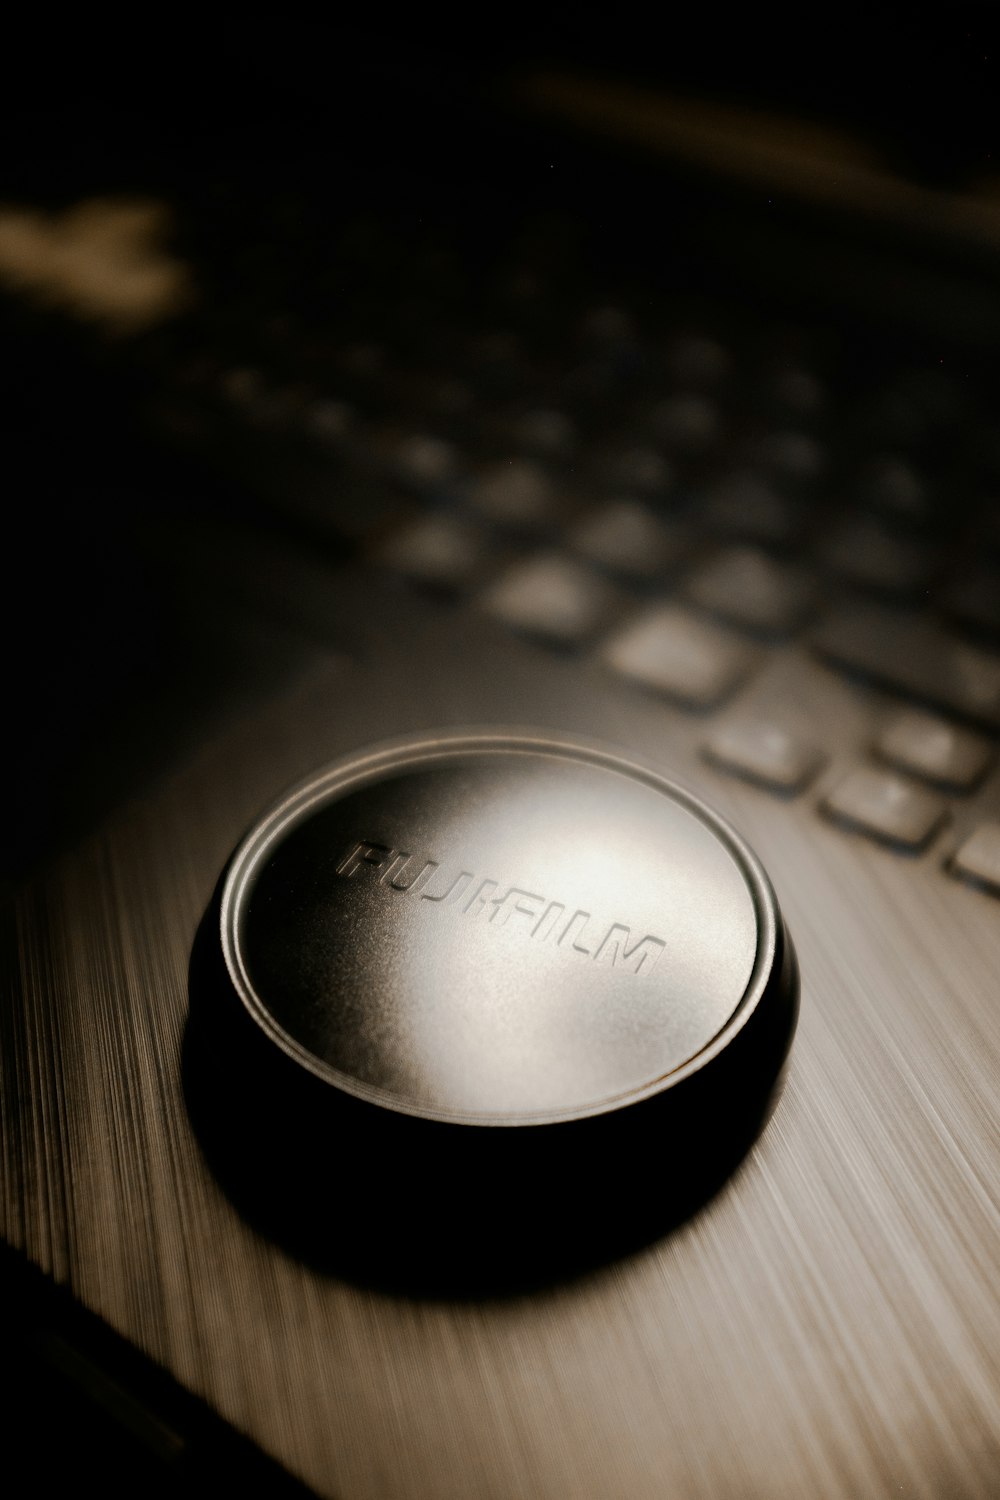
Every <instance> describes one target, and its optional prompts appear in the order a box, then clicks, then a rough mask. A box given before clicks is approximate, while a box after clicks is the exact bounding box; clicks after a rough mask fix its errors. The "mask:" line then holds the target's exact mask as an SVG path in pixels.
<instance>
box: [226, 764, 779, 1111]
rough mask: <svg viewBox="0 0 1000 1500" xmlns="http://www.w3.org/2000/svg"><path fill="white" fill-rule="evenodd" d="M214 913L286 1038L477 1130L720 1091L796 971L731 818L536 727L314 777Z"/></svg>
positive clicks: (271, 1026) (310, 1055) (365, 1094)
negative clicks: (736, 1046)
mask: <svg viewBox="0 0 1000 1500" xmlns="http://www.w3.org/2000/svg"><path fill="white" fill-rule="evenodd" d="M221 923H222V943H223V950H224V953H225V958H226V963H227V966H228V969H229V973H230V976H231V978H232V981H233V983H234V985H235V988H236V991H237V993H238V995H239V997H240V999H241V1000H242V1002H243V1004H244V1005H245V1006H246V1008H247V1010H248V1011H249V1013H250V1015H251V1016H252V1017H253V1019H254V1020H255V1021H256V1022H257V1024H258V1025H259V1026H260V1027H261V1028H262V1029H263V1031H264V1032H265V1033H266V1035H267V1036H268V1037H269V1038H270V1040H271V1041H272V1042H274V1043H275V1044H276V1045H277V1046H278V1047H279V1048H281V1049H282V1051H283V1052H284V1053H285V1054H287V1055H288V1056H289V1057H291V1058H292V1059H294V1060H295V1061H296V1062H297V1063H299V1064H301V1066H302V1067H303V1068H305V1069H308V1070H309V1072H310V1073H312V1074H314V1075H316V1076H317V1077H319V1078H320V1079H322V1080H325V1081H326V1082H327V1083H328V1084H330V1085H331V1086H332V1087H333V1088H335V1089H337V1090H340V1091H342V1092H343V1093H346V1094H348V1095H352V1096H354V1097H355V1098H357V1099H362V1100H366V1101H368V1102H369V1103H371V1104H373V1105H376V1106H381V1107H382V1108H384V1109H388V1110H392V1111H396V1112H398V1113H402V1114H408V1115H414V1116H421V1117H424V1118H427V1119H431V1120H437V1121H445V1122H454V1123H456V1124H464V1125H489V1126H496V1125H501V1126H523V1125H539V1124H547V1123H550V1122H556V1121H561V1120H581V1119H586V1118H588V1117H592V1116H599V1115H605V1114H609V1113H612V1112H619V1111H622V1110H624V1109H626V1108H627V1107H629V1106H632V1105H634V1104H637V1103H639V1102H640V1101H643V1100H647V1099H651V1098H652V1097H654V1096H656V1095H659V1094H663V1093H664V1092H665V1091H667V1090H672V1089H674V1088H675V1086H676V1085H677V1084H679V1083H681V1082H683V1081H685V1080H687V1079H690V1078H692V1077H694V1076H695V1075H698V1077H699V1078H700V1079H702V1080H705V1081H707V1079H708V1078H709V1077H711V1076H712V1070H713V1069H715V1070H716V1071H717V1072H718V1076H719V1079H720V1082H722V1081H723V1080H724V1077H725V1073H726V1070H725V1068H724V1067H723V1068H719V1064H720V1063H721V1062H724V1060H725V1058H726V1054H727V1051H730V1050H731V1049H732V1046H733V1043H734V1042H735V1041H736V1040H737V1039H738V1038H740V1037H741V1034H742V1033H744V1032H745V1031H747V1030H748V1022H750V1021H751V1020H752V1019H753V1018H755V1017H758V1016H759V1013H760V1012H761V1010H762V1008H765V1007H767V1006H769V1005H770V1006H772V1007H774V1006H779V1007H780V1008H783V1009H784V1010H785V1011H786V1012H787V1011H788V1009H789V1001H790V995H789V990H790V988H792V987H793V986H794V964H793V962H792V961H791V958H790V950H789V948H788V945H787V941H786V939H785V937H784V933H783V930H782V925H781V919H780V916H779V914H778V910H777V906H776V903H775V899H774V895H773V892H772V891H771V888H770V885H769V883H768V881H767V878H766V876H765V875H764V873H763V871H762V869H761V867H760V865H759V864H758V862H757V860H756V859H755V858H754V856H753V855H752V854H751V852H750V851H749V849H748V848H747V847H746V845H745V844H744V843H743V842H742V840H741V839H740V838H739V837H738V836H737V835H736V834H735V833H734V832H733V830H732V829H730V828H729V827H728V826H727V824H726V823H725V822H723V820H722V819H720V818H719V817H718V816H717V815H716V814H714V813H713V812H711V811H710V810H709V809H708V808H707V807H705V806H704V805H703V804H702V803H700V802H699V801H698V800H697V799H696V798H694V797H692V796H691V795H690V794H689V793H687V792H685V791H683V790H682V789H681V788H679V787H676V786H674V785H672V784H671V783H670V782H668V781H666V780H664V779H663V778H662V777H660V776H659V775H657V774H656V773H655V772H654V771H652V770H650V769H647V768H644V767H641V766H637V765H633V764H630V763H628V762H626V761H624V760H621V759H619V758H617V757H616V756H615V755H613V754H609V753H607V752H605V751H602V750H598V749H593V748H588V747H585V746H581V745H579V744H576V743H571V742H563V741H558V740H552V739H541V738H538V739H536V738H531V737H528V736H488V735H483V736H469V735H465V736H445V737H439V738H435V739H430V740H412V739H411V740H407V741H406V742H402V743H397V744H394V745H390V746H386V747H382V748H380V749H378V750H376V751H373V752H369V753H366V754H362V755H359V756H356V757H352V758H350V759H347V760H344V761H342V762H340V763H339V764H337V765H334V766H332V767H331V768H329V769H327V770H326V771H324V772H322V773H320V774H318V775H317V776H315V777H314V778H312V779H311V780H309V781H308V782H306V783H304V784H303V785H301V786H299V787H298V788H296V789H295V790H294V791H292V792H291V793H290V794H289V795H288V796H287V797H286V798H285V799H284V800H283V801H282V802H281V803H280V804H279V805H278V806H277V807H275V808H274V809H273V810H272V811H271V812H270V813H268V814H267V815H266V816H265V817H264V818H263V819H262V821H261V822H260V823H259V824H258V825H257V826H256V827H255V828H254V829H253V830H252V831H251V833H250V834H249V835H248V836H247V838H246V839H245V840H244V842H243V843H242V844H241V846H240V847H239V849H238V850H237V851H236V853H235V855H234V857H233V861H232V863H231V865H230V868H229V872H228V875H227V877H226V880H225V884H224V889H223V894H222V905H221ZM758 1025H759V1023H758ZM745 1053H746V1049H745V1047H744V1048H743V1050H742V1052H741V1053H740V1068H741V1069H745V1068H748V1067H749V1068H752V1067H753V1066H754V1063H753V1052H752V1051H751V1053H750V1054H749V1057H746V1056H745ZM730 1071H731V1070H730ZM769 1081H770V1079H769V1080H768V1082H769ZM728 1086H729V1084H728V1083H727V1084H726V1087H728Z"/></svg>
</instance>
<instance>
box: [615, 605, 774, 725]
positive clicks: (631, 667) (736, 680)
mask: <svg viewBox="0 0 1000 1500" xmlns="http://www.w3.org/2000/svg"><path fill="white" fill-rule="evenodd" d="M601 655H602V658H603V660H604V661H605V662H606V663H607V664H608V665H609V666H610V667H612V668H613V669H614V670H615V671H616V672H620V673H621V674H622V675H623V676H625V677H629V678H632V679H633V680H634V681H635V682H637V683H640V684H641V685H642V686H643V687H646V688H649V689H651V690H652V691H654V692H658V693H662V694H664V696H665V697H668V698H673V699H675V700H676V701H677V702H678V703H681V704H684V705H685V706H686V707H688V708H697V709H708V708H714V707H715V705H716V704H718V703H721V702H722V700H723V699H724V698H726V697H728V696H729V695H730V694H731V693H732V692H733V691H734V690H735V689H736V687H737V686H738V685H739V684H740V683H741V682H742V681H743V679H744V678H745V677H746V675H747V673H748V672H749V670H750V668H751V666H752V665H753V661H754V656H753V653H752V652H751V651H750V650H748V648H747V647H746V646H744V645H743V644H742V643H741V642H739V641H738V640H736V639H735V638H734V637H733V636H731V635H728V634H727V633H725V632H724V631H721V630H717V629H716V628H715V627H714V626H711V625H706V624H703V623H702V621H700V620H697V619H695V618H694V616H692V615H690V614H688V613H687V611H686V610H683V609H679V608H677V607H676V606H674V605H659V606H657V607H656V608H655V609H651V610H649V611H648V612H647V613H645V614H643V615H641V616H640V617H639V619H637V620H633V621H632V623H631V624H629V625H627V626H626V627H625V628H624V629H623V630H620V631H618V632H617V633H616V634H615V635H613V636H612V637H611V639H610V640H608V641H607V642H606V643H605V645H604V647H603V649H602V652H601Z"/></svg>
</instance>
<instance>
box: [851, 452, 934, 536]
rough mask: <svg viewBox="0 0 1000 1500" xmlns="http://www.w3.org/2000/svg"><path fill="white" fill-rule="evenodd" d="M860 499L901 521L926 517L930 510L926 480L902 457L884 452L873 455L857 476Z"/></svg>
mask: <svg viewBox="0 0 1000 1500" xmlns="http://www.w3.org/2000/svg"><path fill="white" fill-rule="evenodd" d="M859 488H860V493H861V497H862V499H864V500H865V501H867V503H868V504H869V505H872V506H874V507H875V509H876V510H881V511H883V512H884V513H885V514H886V515H889V516H893V517H897V518H899V519H900V520H905V521H926V520H928V519H929V517H930V515H931V512H932V504H931V493H930V490H929V488H928V486H927V483H926V481H925V480H924V479H923V478H922V477H921V475H920V474H919V473H918V472H917V470H916V469H915V468H914V467H913V466H912V464H908V463H906V462H905V460H904V459H901V458H894V457H892V456H891V455H888V454H884V455H882V456H880V457H879V458H876V459H873V460H872V462H871V463H870V464H869V465H868V467H867V468H866V469H865V470H864V472H863V473H862V475H861V480H860V487H859Z"/></svg>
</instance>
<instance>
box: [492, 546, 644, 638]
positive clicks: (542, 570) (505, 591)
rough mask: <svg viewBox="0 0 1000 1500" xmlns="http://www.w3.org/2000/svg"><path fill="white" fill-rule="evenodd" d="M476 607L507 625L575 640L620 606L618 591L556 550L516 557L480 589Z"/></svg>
mask: <svg viewBox="0 0 1000 1500" xmlns="http://www.w3.org/2000/svg"><path fill="white" fill-rule="evenodd" d="M479 605H480V608H482V609H484V610H485V611H486V612H487V613H488V614H491V615H493V616H494V617H495V618H497V619H499V620H502V621H503V623H504V624H505V625H508V626H510V627H511V629H513V630H518V631H521V632H522V633H523V634H525V635H530V636H534V637H537V638H538V639H539V640H543V641H547V642H549V643H550V644H553V645H563V646H570V645H576V644H579V643H580V642H582V641H583V640H585V639H586V638H587V637H589V636H592V635H594V634H595V633H596V632H597V631H598V630H599V629H601V628H602V627H603V626H604V625H605V624H606V623H607V621H608V619H609V618H610V617H611V615H612V614H613V613H614V612H615V611H616V610H617V609H619V608H620V607H621V600H620V596H619V594H618V592H617V590H616V589H614V588H613V587H612V586H611V585H610V584H608V583H605V581H604V580H603V579H601V578H599V577H597V576H596V575H595V574H594V573H592V572H591V571H590V569H589V568H585V567H582V566H581V565H580V564H579V563H577V562H574V561H573V560H572V558H568V557H563V556H562V555H561V554H560V553H557V552H545V553H539V554H537V555H536V556H534V557H530V558H526V559H525V560H524V561H523V562H520V563H517V564H515V565H514V567H512V568H510V569H509V570H508V571H507V572H505V573H503V574H502V575H501V577H500V578H498V579H497V580H496V582H495V583H494V584H492V585H491V586H490V588H489V589H488V590H487V591H486V593H484V594H483V595H482V597H481V598H480V600H479Z"/></svg>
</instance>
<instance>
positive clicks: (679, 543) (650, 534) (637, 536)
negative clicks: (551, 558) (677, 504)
mask: <svg viewBox="0 0 1000 1500" xmlns="http://www.w3.org/2000/svg"><path fill="white" fill-rule="evenodd" d="M569 543H570V546H571V547H572V549H573V551H574V552H577V553H579V554H580V555H581V556H582V557H586V558H587V559H588V560H589V561H590V562H594V563H597V564H598V565H599V566H600V567H602V568H607V569H608V571H609V572H611V573H619V574H621V575H622V576H623V577H625V578H639V579H649V578H656V577H657V576H658V575H660V574H661V573H663V572H664V571H665V570H666V569H667V567H669V566H670V564H671V563H674V562H676V560H677V558H678V556H679V555H680V553H681V552H682V550H683V547H684V539H683V533H682V532H681V530H680V528H679V526H678V525H677V524H676V522H673V523H672V522H669V521H664V520H661V519H660V517H659V516H655V515H653V513H652V511H650V510H647V509H646V507H645V506H644V505H640V504H638V502H636V501H634V500H618V501H615V502H613V503H612V504H610V505H604V506H601V507H600V509H599V510H595V511H591V512H590V513H589V515H587V516H585V517H584V518H583V519H582V520H581V521H580V522H578V524H577V525H576V526H575V527H574V528H573V530H572V531H571V532H570V533H569Z"/></svg>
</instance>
